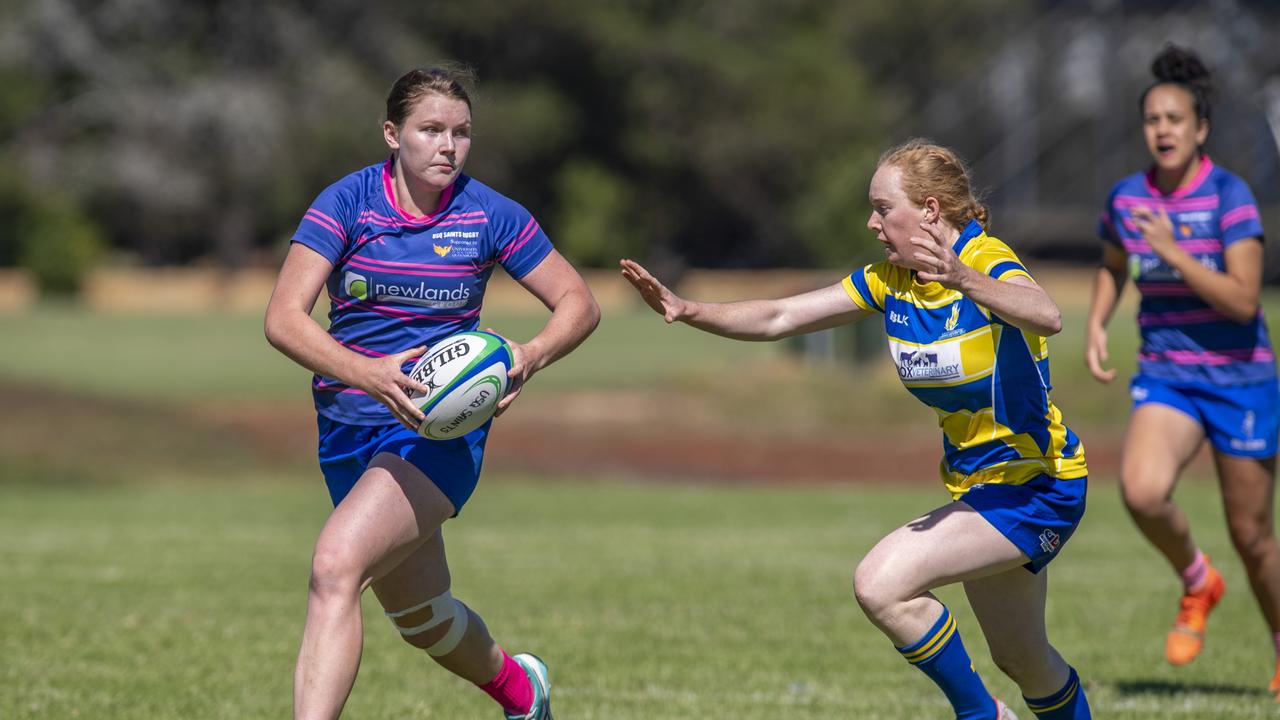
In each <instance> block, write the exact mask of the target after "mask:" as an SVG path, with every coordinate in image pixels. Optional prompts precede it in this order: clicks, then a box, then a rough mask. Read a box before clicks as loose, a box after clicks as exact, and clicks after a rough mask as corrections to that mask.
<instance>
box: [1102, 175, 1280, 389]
mask: <svg viewBox="0 0 1280 720" xmlns="http://www.w3.org/2000/svg"><path fill="white" fill-rule="evenodd" d="M1139 206H1142V207H1147V208H1150V209H1151V210H1152V212H1155V213H1157V214H1158V213H1159V211H1160V209H1161V208H1163V209H1164V210H1165V212H1167V213H1168V214H1169V218H1170V220H1172V221H1173V234H1174V238H1175V239H1176V240H1177V243H1178V245H1179V246H1180V247H1181V248H1182V249H1183V250H1185V251H1186V252H1187V253H1188V254H1190V255H1191V256H1192V257H1194V258H1196V260H1198V261H1199V262H1200V263H1201V264H1202V265H1204V266H1205V267H1208V268H1210V269H1212V270H1216V271H1219V272H1221V271H1223V270H1224V268H1225V267H1226V265H1225V262H1224V260H1223V251H1224V250H1226V249H1227V248H1228V247H1230V246H1231V244H1232V243H1235V242H1239V241H1241V240H1244V239H1246V238H1258V239H1259V240H1261V239H1262V221H1261V219H1260V218H1259V216H1258V205H1257V203H1256V202H1255V201H1254V199H1253V193H1252V192H1250V190H1249V186H1248V185H1247V184H1245V182H1244V181H1243V180H1241V179H1240V178H1239V177H1237V176H1235V175H1233V174H1231V173H1229V172H1227V171H1226V170H1223V169H1222V168H1220V167H1217V166H1216V165H1214V164H1213V162H1212V161H1210V160H1209V158H1208V156H1202V157H1201V158H1200V170H1199V172H1198V173H1197V174H1196V176H1195V177H1194V178H1193V179H1192V180H1191V181H1190V182H1189V183H1187V184H1185V185H1183V186H1182V187H1179V188H1178V189H1177V190H1175V191H1174V192H1172V193H1169V194H1165V193H1162V192H1160V190H1159V189H1157V188H1156V186H1155V184H1154V182H1153V180H1152V177H1151V174H1150V173H1149V172H1142V173H1135V174H1133V175H1130V176H1129V177H1126V178H1124V179H1123V180H1121V181H1120V182H1118V183H1117V184H1116V186H1115V187H1114V188H1113V189H1112V190H1111V194H1110V195H1109V196H1108V197H1107V206H1106V208H1105V209H1104V210H1103V212H1102V216H1101V218H1099V221H1098V234H1099V235H1100V236H1101V237H1102V239H1103V240H1105V241H1107V242H1110V243H1112V244H1114V245H1116V246H1118V247H1120V248H1122V249H1123V250H1124V251H1125V252H1126V253H1128V255H1129V276H1130V277H1131V278H1132V279H1133V281H1134V284H1135V285H1136V286H1137V288H1138V292H1139V293H1141V294H1142V302H1141V304H1140V306H1139V309H1138V327H1139V329H1140V331H1141V333H1142V348H1141V350H1140V351H1139V354H1138V371H1139V372H1140V373H1142V374H1144V375H1150V376H1152V377H1158V378H1161V379H1163V380H1169V381H1173V382H1207V383H1212V384H1217V385H1240V384H1245V383H1256V382H1263V381H1266V380H1270V379H1272V378H1274V377H1276V367H1275V355H1274V353H1273V352H1272V348H1271V340H1270V339H1269V338H1268V336H1267V325H1266V320H1265V319H1264V318H1263V316H1262V310H1261V309H1259V310H1258V314H1257V316H1256V317H1254V318H1253V320H1252V321H1250V322H1248V323H1244V324H1241V323H1237V322H1233V321H1232V320H1230V319H1229V318H1228V317H1227V316H1226V315H1224V314H1223V313H1221V312H1219V311H1217V310H1215V309H1213V308H1212V307H1210V306H1209V304H1208V303H1206V302H1205V301H1204V300H1202V299H1201V298H1200V296H1199V295H1197V294H1196V293H1195V291H1194V290H1192V289H1191V288H1190V287H1188V286H1187V284H1186V283H1185V282H1183V281H1182V277H1181V275H1180V274H1179V273H1178V272H1177V271H1175V270H1174V269H1173V268H1171V267H1169V265H1168V264H1166V263H1165V262H1164V261H1163V260H1161V259H1160V257H1159V256H1158V255H1156V254H1155V252H1154V251H1152V249H1151V246H1150V245H1148V244H1147V242H1146V241H1145V240H1144V239H1143V237H1142V233H1141V232H1140V231H1139V230H1138V227H1137V225H1135V224H1134V222H1133V215H1132V213H1133V209H1134V208H1136V207H1139Z"/></svg>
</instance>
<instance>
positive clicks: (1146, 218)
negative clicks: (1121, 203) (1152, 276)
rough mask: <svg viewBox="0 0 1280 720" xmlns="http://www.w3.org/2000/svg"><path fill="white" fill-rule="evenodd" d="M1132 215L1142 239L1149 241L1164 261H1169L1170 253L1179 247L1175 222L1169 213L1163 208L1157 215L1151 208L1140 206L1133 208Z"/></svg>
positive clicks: (1153, 249)
mask: <svg viewBox="0 0 1280 720" xmlns="http://www.w3.org/2000/svg"><path fill="white" fill-rule="evenodd" d="M1131 215H1132V217H1133V224H1134V225H1137V226H1138V231H1139V232H1141V233H1142V239H1143V240H1146V241H1147V244H1148V245H1150V246H1151V249H1152V251H1154V252H1155V254H1157V255H1159V256H1160V258H1161V259H1162V260H1165V261H1168V259H1169V258H1168V254H1169V252H1171V251H1172V250H1175V249H1177V247H1178V241H1177V240H1174V238H1173V220H1171V219H1170V218H1169V213H1167V212H1165V209H1164V208H1163V207H1161V208H1160V213H1159V214H1158V215H1157V214H1156V213H1154V212H1152V211H1151V208H1149V207H1146V206H1144V205H1138V206H1136V207H1134V208H1133V210H1132V212H1131Z"/></svg>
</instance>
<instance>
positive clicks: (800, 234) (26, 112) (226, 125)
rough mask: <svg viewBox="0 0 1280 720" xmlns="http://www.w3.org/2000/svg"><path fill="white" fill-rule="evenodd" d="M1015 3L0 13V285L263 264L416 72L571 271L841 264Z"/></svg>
mask: <svg viewBox="0 0 1280 720" xmlns="http://www.w3.org/2000/svg"><path fill="white" fill-rule="evenodd" d="M1024 6H1025V3H1022V2H1018V1H1017V0H949V1H944V0H918V1H917V2H908V3H896V4H892V5H889V4H883V3H831V2H826V1H825V0H790V1H789V2H785V3H780V2H771V1H767V0H740V1H738V2H710V1H707V2H677V1H676V0H632V1H630V2H621V3H592V2H587V1H586V0H581V1H579V0H540V1H539V2H533V1H532V0H510V1H505V2H504V1H502V0H471V1H470V2H467V3H436V2H425V3H423V2H406V1H404V0H399V1H396V2H383V3H378V4H377V5H376V7H375V6H372V5H369V4H359V3H348V2H338V1H336V0H327V1H326V0H321V1H319V2H301V1H299V0H276V1H274V2H267V3H263V2H248V1H247V0H224V1H222V2H209V3H196V4H190V3H170V2H164V1H163V0H107V1H105V2H89V1H87V0H78V1H75V2H73V1H72V0H30V1H29V2H25V3H22V2H16V3H14V2H11V3H6V4H4V6H3V7H0V28H2V29H0V143H2V144H0V161H2V162H0V264H14V263H18V262H21V261H23V259H24V258H26V259H28V260H29V259H30V257H29V256H27V255H23V253H24V252H28V251H27V250H23V249H22V248H23V247H26V246H27V245H30V243H31V242H32V240H31V238H35V237H41V238H47V237H49V236H50V234H52V235H57V236H60V235H66V236H68V237H72V236H74V237H77V238H79V239H78V240H74V241H71V245H73V246H76V247H80V246H84V247H85V248H89V247H91V246H92V245H93V243H94V242H95V241H93V240H89V239H87V238H94V237H98V236H101V237H104V238H106V242H107V243H108V244H109V245H110V247H111V248H113V249H114V250H115V251H116V252H117V253H126V254H128V255H130V256H134V257H137V258H139V259H140V260H141V261H142V262H145V263H149V264H171V263H184V262H190V261H192V260H196V259H209V260H213V261H215V262H217V263H219V264H222V265H225V266H232V267H234V266H237V265H241V264H244V263H251V262H265V263H271V264H274V263H275V262H276V261H277V260H278V257H279V256H280V254H281V253H282V252H283V249H284V247H285V245H286V243H287V239H288V237H289V236H290V234H291V232H292V230H293V228H294V227H295V226H296V224H297V222H298V219H299V218H300V217H301V214H302V212H303V211H304V210H305V208H306V207H307V205H308V203H309V202H310V201H311V199H312V198H313V197H314V196H315V194H316V193H318V192H319V191H320V190H321V189H323V188H324V187H325V186H326V185H328V184H329V183H331V182H333V181H335V180H337V179H338V178H340V177H341V176H343V175H345V174H346V173H348V172H351V171H353V170H355V169H357V168H359V167H363V166H364V165H367V164H371V163H374V162H377V161H379V160H380V159H381V158H382V157H384V156H385V154H386V152H387V151H386V148H385V146H384V145H383V143H382V140H381V136H380V132H379V123H380V121H381V116H382V110H383V103H384V99H385V92H386V90H387V88H388V87H389V86H390V84H391V82H392V81H393V80H394V79H395V78H396V77H397V76H398V75H399V74H400V73H401V72H403V71H404V70H406V69H408V68H410V67H413V66H418V65H424V64H429V63H430V62H431V61H433V60H436V59H455V60H460V61H463V62H467V63H470V64H472V65H474V66H475V67H476V68H477V70H478V72H479V75H480V87H479V96H478V98H477V105H476V113H475V114H476V144H475V149H474V151H473V155H472V158H471V161H470V163H469V165H468V168H467V170H468V172H469V173H470V174H472V175H474V176H475V177H477V178H478V179H480V180H482V181H483V182H485V183H487V184H489V185H491V186H493V187H495V188H496V189H498V190H499V191H501V192H503V193H505V194H507V195H509V196H511V197H513V198H514V199H516V200H517V201H519V202H521V203H523V204H525V205H526V206H527V207H529V209H530V210H532V211H533V212H534V214H535V215H536V216H538V217H539V218H540V220H541V221H542V223H543V225H544V227H546V229H547V230H548V233H549V234H550V235H551V237H552V239H553V240H554V241H555V242H556V243H557V244H558V245H559V246H560V247H561V248H562V249H564V251H565V252H566V254H568V255H570V256H571V257H573V258H575V259H576V260H578V261H580V262H583V263H588V264H601V265H609V264H612V263H613V262H614V261H615V259H616V258H617V257H619V256H621V255H632V256H636V257H639V258H642V259H649V260H656V261H658V262H660V263H663V262H665V263H670V264H692V265H697V266H705V267H763V266H807V265H814V264H836V263H838V264H848V263H850V262H851V261H853V259H854V258H855V257H857V256H859V255H862V256H863V257H865V248H866V247H868V244H867V243H868V241H869V239H870V238H869V236H868V234H867V232H866V231H865V229H864V227H863V225H864V223H865V219H866V208H865V206H866V200H865V197H866V184H867V181H868V179H869V175H870V171H871V169H872V168H873V165H874V162H875V159H876V157H877V156H878V154H879V153H880V151H882V150H883V149H884V146H885V145H886V144H888V143H890V142H893V141H898V140H901V139H903V138H904V137H905V133H906V132H909V131H911V130H912V129H913V128H918V127H921V125H920V123H919V122H918V121H916V119H915V118H914V117H913V113H916V112H918V110H919V108H921V107H924V106H925V102H926V100H927V99H928V97H929V96H930V93H931V88H932V86H933V85H934V84H935V83H939V82H946V81H947V80H948V79H952V78H955V77H956V76H957V75H958V74H959V73H961V72H962V71H963V69H964V68H965V67H966V64H968V65H970V66H971V65H972V64H973V63H976V62H979V61H980V60H981V58H982V57H984V56H985V54H987V53H988V52H989V51H988V50H987V48H989V47H990V48H994V47H995V43H994V39H995V37H996V33H997V32H998V31H999V30H1000V29H1001V28H1002V27H1004V25H1002V24H1000V23H996V22H987V20H992V19H994V18H998V17H1007V16H1008V14H1009V13H1013V12H1016V11H1017V9H1018V8H1020V7H1024ZM922 19H926V20H927V21H923V22H922ZM939 19H941V20H946V21H947V22H935V20H939ZM960 23H963V24H964V25H963V32H962V33H961V32H958V31H957V28H958V27H960ZM42 197H56V198H58V199H59V200H58V202H57V203H42V202H40V201H37V200H35V199H37V198H42ZM50 208H54V209H53V210H51V209H50ZM50 213H52V215H51V214H50ZM32 217H37V218H40V217H43V218H45V219H46V221H45V228H46V229H45V230H42V231H40V232H41V233H43V234H30V233H34V232H35V231H32V230H28V229H25V228H30V227H31V225H30V223H29V222H27V220H28V219H29V218H32ZM51 217H60V218H62V219H61V220H58V221H57V222H55V221H53V220H49V218H51ZM58 222H61V223H62V225H58V224H57V223H58ZM24 223H26V224H24ZM24 237H25V238H26V239H24ZM39 242H41V243H50V241H48V240H47V239H46V240H40V241H39ZM24 243H26V245H24ZM50 246H51V247H52V246H53V245H52V243H50ZM65 252H66V253H67V254H66V255H65V257H67V258H70V257H71V256H72V251H71V250H69V249H68V250H65ZM77 252H78V251H77ZM46 254H48V253H46ZM53 255H54V256H55V257H59V256H61V255H60V254H59V253H53ZM83 255H84V257H92V255H93V253H92V251H86V252H84V253H83Z"/></svg>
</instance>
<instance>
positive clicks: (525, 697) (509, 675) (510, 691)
mask: <svg viewBox="0 0 1280 720" xmlns="http://www.w3.org/2000/svg"><path fill="white" fill-rule="evenodd" d="M479 687H480V689H481V690H483V691H485V692H487V693H489V697H491V698H493V699H494V700H497V701H498V704H499V705H501V706H502V709H503V710H505V711H506V712H507V713H509V714H512V715H524V714H526V713H528V712H529V711H530V710H531V709H533V685H531V684H530V683H529V676H528V675H525V674H524V668H522V667H520V663H517V662H516V661H515V660H512V659H511V656H510V655H508V654H507V652H506V651H505V650H503V651H502V669H501V670H499V671H498V677H496V678H494V679H492V680H490V681H489V682H487V683H485V684H484V685H480V686H479Z"/></svg>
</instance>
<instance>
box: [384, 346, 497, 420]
mask: <svg viewBox="0 0 1280 720" xmlns="http://www.w3.org/2000/svg"><path fill="white" fill-rule="evenodd" d="M510 369H511V348H510V347H509V346H508V345H507V343H506V341H505V340H503V339H502V338H500V337H498V336H497V335H494V334H493V333H487V332H463V333H458V334H457V335H451V336H449V337H447V338H445V339H444V340H441V341H440V342H438V343H436V344H435V345H434V346H432V348H431V349H430V350H429V351H428V352H427V354H426V355H423V356H422V357H421V358H420V359H419V360H418V362H417V364H416V365H414V366H413V369H412V370H410V371H409V377H411V378H413V379H414V380H415V381H417V382H420V383H422V384H423V385H426V386H427V393H426V394H422V395H420V394H417V393H414V394H413V395H411V396H410V398H409V399H410V400H412V401H413V404H414V405H417V406H418V409H420V410H422V412H423V414H425V415H426V419H424V420H423V421H422V424H421V425H419V426H418V434H419V435H421V436H423V437H425V438H429V439H431V440H449V439H452V438H456V437H461V436H463V435H466V434H467V433H469V432H471V431H472V430H475V429H476V428H478V427H480V426H481V425H483V424H484V423H485V422H486V421H488V420H489V418H491V417H493V413H494V411H495V410H497V408H498V400H500V399H502V396H503V395H505V394H506V392H507V371H508V370H510Z"/></svg>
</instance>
